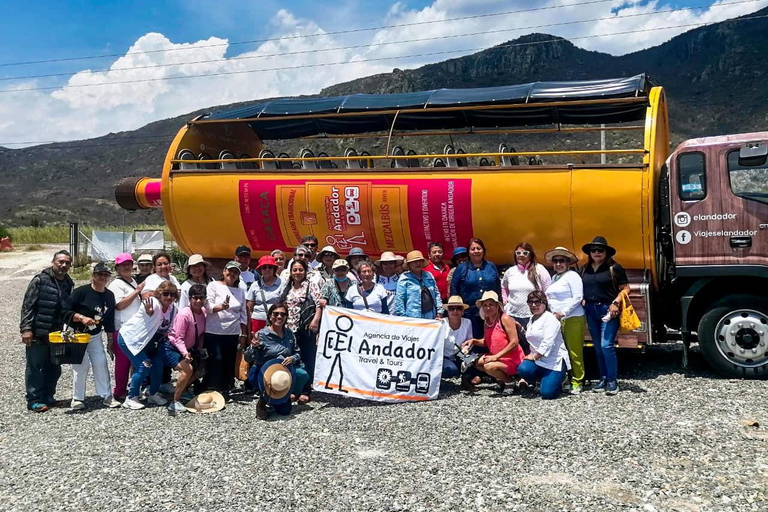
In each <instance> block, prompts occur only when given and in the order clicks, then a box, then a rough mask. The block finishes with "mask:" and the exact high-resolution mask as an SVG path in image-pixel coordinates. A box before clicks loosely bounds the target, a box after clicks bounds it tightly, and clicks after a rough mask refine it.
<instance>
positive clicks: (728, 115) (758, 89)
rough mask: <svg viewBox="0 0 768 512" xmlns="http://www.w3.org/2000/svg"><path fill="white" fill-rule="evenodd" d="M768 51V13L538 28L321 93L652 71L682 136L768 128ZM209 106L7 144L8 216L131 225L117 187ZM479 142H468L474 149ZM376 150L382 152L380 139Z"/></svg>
mask: <svg viewBox="0 0 768 512" xmlns="http://www.w3.org/2000/svg"><path fill="white" fill-rule="evenodd" d="M760 15H768V9H763V10H762V11H758V12H757V13H754V14H752V15H750V16H760ZM766 49H768V18H766V19H755V20H749V21H743V22H723V23H719V24H713V25H709V26H706V27H701V28H697V29H694V30H691V31H689V32H686V33H684V34H682V35H680V36H677V37H675V38H673V39H671V40H669V41H667V42H665V43H663V44H661V45H659V46H656V47H653V48H649V49H646V50H642V51H639V52H636V53H632V54H628V55H623V56H620V57H614V56H611V55H608V54H604V53H599V52H593V51H587V50H584V49H581V48H578V47H577V46H575V45H573V44H572V43H570V42H568V41H567V40H565V39H561V38H557V37H554V36H551V35H546V34H530V35H527V36H524V37H521V38H519V39H516V40H513V41H509V42H508V43H504V44H501V45H498V46H496V47H493V48H489V49H487V50H484V51H481V52H478V53H476V54H473V55H468V56H465V57H460V58H456V59H450V60H446V61H444V62H439V63H436V64H430V65H427V66H423V67H421V68H418V69H413V70H399V69H395V70H393V72H392V73H386V74H381V75H375V76H369V77H365V78H361V79H358V80H354V81H351V82H346V83H342V84H338V85H334V86H332V87H328V88H326V89H324V90H323V91H322V92H321V93H320V94H321V95H322V96H332V95H340V94H349V93H353V92H365V93H393V92H411V91H417V90H425V89H434V88H440V87H485V86H493V85H500V84H515V83H524V82H531V81H536V80H580V79H597V78H613V77H620V76H629V75H634V74H637V73H642V72H644V73H647V74H648V75H649V76H650V77H651V79H652V80H653V81H654V82H655V83H657V84H660V85H663V86H664V87H665V88H666V90H667V94H668V99H669V104H670V120H671V125H672V132H673V140H674V141H675V142H679V141H680V140H683V139H686V138H690V137H693V136H702V135H710V134H717V133H726V132H746V131H756V130H761V129H762V130H766V129H768V108H766V105H767V104H768V87H765V82H764V80H766V79H768V68H767V67H766V65H765V51H766ZM256 101H259V99H254V102H256ZM229 107H231V105H228V106H224V107H211V108H210V109H205V111H210V110H215V109H219V108H229ZM201 112H202V111H198V112H193V113H190V114H187V115H183V116H179V117H176V118H172V119H165V120H162V121H157V122H154V123H151V124H148V125H146V126H144V127H142V128H140V129H138V130H135V131H132V132H123V133H117V134H109V135H106V136H104V137H99V138H96V139H90V140H87V141H78V142H70V143H62V144H50V145H45V146H36V147H30V148H25V149H16V150H11V149H0V187H2V190H3V192H4V193H3V194H0V223H5V224H10V225H25V224H29V223H30V222H67V221H69V220H73V219H79V220H80V221H82V222H91V223H94V224H107V223H113V224H117V223H120V222H122V220H123V215H124V211H123V210H121V209H120V208H119V207H118V206H117V205H116V204H115V202H114V199H113V197H114V196H113V190H114V184H115V183H116V182H117V181H119V180H120V179H122V178H124V177H127V176H157V175H159V171H160V168H161V166H162V162H163V159H164V158H165V153H166V151H167V148H168V144H169V142H170V141H171V139H172V137H173V135H174V134H175V133H176V131H177V130H178V129H179V127H180V126H182V125H183V124H184V122H186V121H187V120H188V119H190V118H192V117H194V116H196V115H198V114H199V113H201ZM577 141H578V140H577ZM428 143H434V144H440V141H429V140H428V139H427V138H425V140H424V141H423V142H422V144H428ZM592 143H593V142H589V144H592ZM473 144H474V143H467V149H471V146H472V145H473ZM299 145H300V144H299V143H298V142H286V143H285V144H284V145H283V146H281V147H280V149H281V150H282V149H285V150H288V152H289V154H295V153H296V152H297V151H298V149H299ZM343 145H344V142H343V141H338V142H328V143H326V144H325V146H322V145H320V146H318V147H317V148H318V149H325V150H327V151H329V152H330V151H336V152H338V151H340V150H342V149H343V147H342V146H343ZM429 147H431V146H429ZM489 147H492V146H489ZM371 149H376V144H372V145H371ZM431 149H433V150H434V149H435V148H434V147H431ZM486 149H488V148H487V147H486ZM161 220H162V217H161V215H160V214H159V212H157V211H152V212H135V213H130V214H127V215H126V218H125V222H126V223H129V224H136V223H145V222H160V221H161Z"/></svg>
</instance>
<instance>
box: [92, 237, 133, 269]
mask: <svg viewBox="0 0 768 512" xmlns="http://www.w3.org/2000/svg"><path fill="white" fill-rule="evenodd" d="M121 252H133V244H132V243H131V234H130V233H122V232H120V231H95V230H94V231H93V234H92V235H91V253H90V254H89V256H90V257H91V258H93V259H94V260H96V261H114V260H115V256H117V255H118V254H120V253H121Z"/></svg>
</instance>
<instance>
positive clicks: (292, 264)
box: [280, 260, 309, 304]
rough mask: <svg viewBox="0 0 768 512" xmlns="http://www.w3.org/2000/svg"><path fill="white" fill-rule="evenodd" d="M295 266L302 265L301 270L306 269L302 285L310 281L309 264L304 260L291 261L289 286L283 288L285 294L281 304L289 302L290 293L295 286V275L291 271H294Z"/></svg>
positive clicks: (281, 298)
mask: <svg viewBox="0 0 768 512" xmlns="http://www.w3.org/2000/svg"><path fill="white" fill-rule="evenodd" d="M294 265H301V268H303V269H304V279H303V280H302V281H301V283H304V282H305V281H308V280H309V276H308V275H307V274H308V273H309V265H307V263H306V262H304V261H302V260H293V261H291V266H290V267H288V284H287V285H286V286H285V288H283V293H282V294H281V295H280V303H281V304H285V301H286V300H288V293H289V292H290V291H291V287H292V286H293V274H292V273H291V270H292V269H293V266H294ZM301 283H299V284H301Z"/></svg>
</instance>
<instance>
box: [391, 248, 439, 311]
mask: <svg viewBox="0 0 768 512" xmlns="http://www.w3.org/2000/svg"><path fill="white" fill-rule="evenodd" d="M426 264H427V260H426V258H424V255H423V254H421V251H411V252H409V253H408V255H407V256H406V257H405V263H403V268H404V269H405V272H403V273H402V274H401V275H400V279H398V281H397V291H396V292H395V311H394V314H395V315H397V316H407V317H411V318H426V319H434V318H436V317H437V316H438V314H439V313H440V311H441V310H442V309H443V302H442V301H441V300H440V292H439V291H437V282H435V278H434V277H432V274H430V273H429V272H425V271H424V266H425V265H426Z"/></svg>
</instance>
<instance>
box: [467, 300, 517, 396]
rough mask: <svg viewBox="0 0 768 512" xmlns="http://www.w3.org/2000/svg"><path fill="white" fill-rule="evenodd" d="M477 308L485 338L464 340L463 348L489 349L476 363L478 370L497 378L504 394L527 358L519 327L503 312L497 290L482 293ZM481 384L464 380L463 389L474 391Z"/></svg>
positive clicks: (477, 381) (475, 380)
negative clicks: (520, 338)
mask: <svg viewBox="0 0 768 512" xmlns="http://www.w3.org/2000/svg"><path fill="white" fill-rule="evenodd" d="M476 306H477V308H478V309H479V310H480V318H481V319H482V320H483V324H484V327H485V333H484V334H485V335H484V337H483V338H481V339H478V338H472V339H470V340H467V341H465V342H464V344H463V345H462V347H461V348H462V350H464V351H465V352H468V351H469V350H470V349H471V348H472V347H473V346H476V347H484V348H487V349H488V353H487V354H484V355H483V356H481V357H480V358H479V359H478V360H477V363H475V369H476V370H478V371H481V372H483V373H486V374H488V375H490V376H491V377H493V378H495V379H496V382H497V383H498V385H499V391H500V392H503V391H504V389H505V387H506V385H507V384H509V383H510V382H512V376H513V375H517V367H518V366H519V365H520V363H521V362H522V361H523V358H524V357H525V354H524V353H523V349H522V348H520V342H519V340H518V337H517V324H515V321H514V320H513V319H512V317H510V316H509V315H507V314H506V313H504V310H503V309H502V304H501V302H499V296H498V295H497V294H496V292H494V291H488V292H485V293H483V295H482V297H480V299H479V300H478V301H477V303H476ZM467 377H469V376H467ZM479 381H480V379H479V378H478V377H475V378H474V379H473V380H472V382H468V381H467V378H465V379H463V380H462V386H463V387H464V388H465V389H469V390H473V385H474V384H477V383H479Z"/></svg>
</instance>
